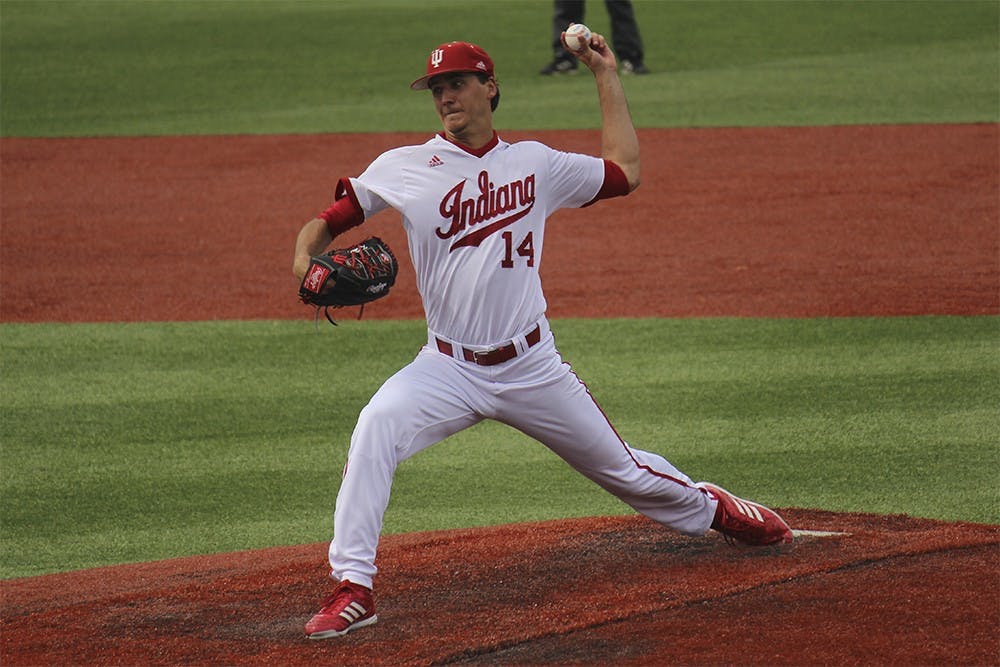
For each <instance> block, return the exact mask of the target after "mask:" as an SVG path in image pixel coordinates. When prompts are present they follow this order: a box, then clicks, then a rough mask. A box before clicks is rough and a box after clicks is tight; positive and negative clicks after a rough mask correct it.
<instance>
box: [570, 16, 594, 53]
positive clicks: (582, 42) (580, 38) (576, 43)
mask: <svg viewBox="0 0 1000 667" xmlns="http://www.w3.org/2000/svg"><path fill="white" fill-rule="evenodd" d="M564 39H565V40H566V48H567V49H569V50H570V51H583V50H584V49H585V48H587V45H588V44H590V28H588V27H587V26H585V25H583V24H582V23H571V24H570V26H569V27H568V28H566V33H565V38H564Z"/></svg>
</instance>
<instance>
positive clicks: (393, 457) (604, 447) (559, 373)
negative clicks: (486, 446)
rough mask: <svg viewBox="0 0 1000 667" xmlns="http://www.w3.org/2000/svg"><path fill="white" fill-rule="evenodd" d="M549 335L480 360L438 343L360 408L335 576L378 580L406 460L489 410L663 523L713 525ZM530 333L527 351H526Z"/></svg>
mask: <svg viewBox="0 0 1000 667" xmlns="http://www.w3.org/2000/svg"><path fill="white" fill-rule="evenodd" d="M540 324H541V326H542V337H541V341H540V342H539V343H538V344H536V345H534V346H533V347H531V348H530V349H527V350H525V351H524V352H523V353H521V354H519V355H518V356H517V357H515V358H514V359H511V360H510V361H507V362H504V363H501V364H498V365H495V366H479V365H476V364H474V363H471V362H468V361H464V360H459V359H455V358H452V357H449V356H446V355H445V354H442V353H441V352H439V351H438V349H437V347H436V346H435V345H434V342H433V341H434V337H433V335H432V336H431V342H430V343H429V344H428V345H427V346H425V347H424V348H422V349H421V351H420V353H419V354H418V355H417V357H416V359H414V360H413V362H411V363H410V364H409V365H407V366H406V367H404V368H403V369H401V370H400V371H398V372H397V373H396V374H395V375H393V376H392V377H391V378H389V379H388V380H387V381H386V382H385V384H383V385H382V387H381V388H380V389H379V390H378V392H376V394H375V395H374V396H373V397H372V399H371V401H370V402H369V403H368V405H367V406H366V407H365V408H364V410H362V411H361V415H360V416H359V418H358V423H357V426H356V427H355V430H354V434H353V435H352V437H351V446H350V450H349V451H348V463H347V466H346V467H345V471H344V479H343V483H342V485H341V487H340V492H339V494H338V496H337V506H336V510H335V512H334V538H333V541H332V542H331V544H330V566H331V569H332V576H333V577H334V578H335V579H337V580H338V581H343V580H345V579H349V580H350V581H352V582H354V583H356V584H361V585H362V586H367V587H369V588H371V587H372V579H373V578H374V576H375V573H376V571H377V570H376V567H375V554H376V549H377V547H378V539H379V534H380V532H381V529H382V518H383V515H384V513H385V510H386V507H387V506H388V504H389V492H390V488H391V486H392V480H393V475H394V473H395V470H396V466H398V465H399V464H400V463H401V462H402V461H404V460H406V459H408V458H409V457H411V456H413V455H414V454H416V453H417V452H419V451H421V450H423V449H425V448H427V447H429V446H431V445H433V444H435V443H437V442H440V441H442V440H444V439H445V438H447V437H448V436H450V435H452V434H454V433H457V432H458V431H460V430H462V429H465V428H468V427H470V426H473V425H474V424H476V423H478V422H480V421H482V420H483V419H495V420H497V421H500V422H503V423H505V424H509V425H510V426H512V427H514V428H516V429H518V430H520V431H522V432H524V433H525V434H527V435H529V436H531V437H533V438H535V439H537V440H538V441H539V442H541V443H543V444H544V445H545V446H547V447H548V448H549V449H551V450H552V451H553V452H555V453H556V454H557V455H558V456H560V457H561V458H562V459H564V460H565V461H566V462H567V463H568V464H569V465H571V466H572V467H573V468H575V469H576V470H577V471H579V472H580V473H582V474H583V475H585V476H586V477H587V478H589V479H591V480H593V481H594V482H596V483H597V484H599V485H600V486H601V487H603V488H604V489H606V490H607V491H609V492H610V493H612V494H614V495H615V496H617V497H618V498H620V499H621V500H622V501H624V502H625V503H627V504H629V505H630V506H632V507H633V508H635V509H636V510H637V511H638V512H640V513H642V514H644V515H646V516H648V517H649V518H651V519H653V520H654V521H657V522H659V523H660V524H662V525H664V526H667V527H669V528H672V529H674V530H676V531H678V532H680V533H683V534H685V535H691V536H699V535H704V534H705V533H706V532H708V529H709V526H710V525H711V523H712V518H713V516H714V514H715V507H716V502H715V500H714V499H712V498H710V497H709V496H708V495H707V494H705V493H704V492H702V491H701V490H699V489H697V488H695V486H694V484H693V483H692V481H691V480H690V479H689V478H688V477H687V476H686V475H685V474H684V473H682V472H680V471H679V470H677V468H675V467H674V466H673V465H671V464H670V463H669V462H668V461H667V460H666V459H664V458H663V457H661V456H659V455H657V454H653V453H650V452H645V451H641V450H638V449H633V448H631V447H629V446H628V444H626V443H625V442H624V441H623V440H622V439H621V437H619V435H618V433H617V432H616V431H615V429H614V427H613V426H612V425H611V424H610V423H609V422H608V419H607V417H606V416H605V415H604V413H603V412H602V411H601V408H600V407H599V406H598V405H597V403H596V402H595V401H594V399H593V398H592V397H591V395H590V392H589V391H588V390H587V387H586V386H585V385H584V384H583V382H581V381H580V379H579V378H577V376H576V375H575V374H574V373H573V372H572V370H571V369H570V367H569V365H568V364H566V363H563V361H562V358H561V357H560V355H559V352H558V350H557V349H556V347H555V342H554V340H553V338H552V334H551V333H550V331H549V328H548V324H547V322H546V321H545V320H544V319H543V320H542V322H541V323H540ZM524 348H525V346H524V344H523V337H522V341H521V342H520V343H519V347H518V351H519V352H521V351H522V350H524Z"/></svg>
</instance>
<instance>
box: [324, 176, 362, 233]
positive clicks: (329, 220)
mask: <svg viewBox="0 0 1000 667" xmlns="http://www.w3.org/2000/svg"><path fill="white" fill-rule="evenodd" d="M333 198H334V202H333V205H332V206H330V208H328V209H326V210H325V211H323V212H322V213H320V214H319V217H320V218H321V219H322V220H323V221H324V222H326V228H327V229H328V230H329V231H330V236H331V237H333V238H337V237H338V236H340V235H341V234H343V233H344V232H346V231H347V230H348V229H352V228H353V227H357V226H358V225H360V224H361V223H362V222H364V221H365V214H364V211H362V210H361V205H360V204H359V203H358V197H357V195H355V194H354V188H352V187H351V181H350V180H349V179H346V178H342V179H340V180H339V181H338V182H337V189H336V191H335V192H334V196H333Z"/></svg>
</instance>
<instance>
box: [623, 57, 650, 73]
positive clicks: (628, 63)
mask: <svg viewBox="0 0 1000 667" xmlns="http://www.w3.org/2000/svg"><path fill="white" fill-rule="evenodd" d="M622 73H623V74H649V68H648V67H646V66H645V65H644V64H643V63H642V61H635V60H628V59H624V60H622Z"/></svg>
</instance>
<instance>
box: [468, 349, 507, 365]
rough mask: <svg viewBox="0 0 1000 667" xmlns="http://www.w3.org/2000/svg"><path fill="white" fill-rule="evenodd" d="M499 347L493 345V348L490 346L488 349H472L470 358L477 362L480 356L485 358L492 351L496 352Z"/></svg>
mask: <svg viewBox="0 0 1000 667" xmlns="http://www.w3.org/2000/svg"><path fill="white" fill-rule="evenodd" d="M499 349H500V348H498V347H493V348H490V349H488V350H473V351H472V358H473V359H474V360H475V362H476V363H477V364H478V363H479V360H480V358H482V359H485V358H487V357H489V356H490V355H491V354H493V353H494V352H496V351H497V350H499Z"/></svg>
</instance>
